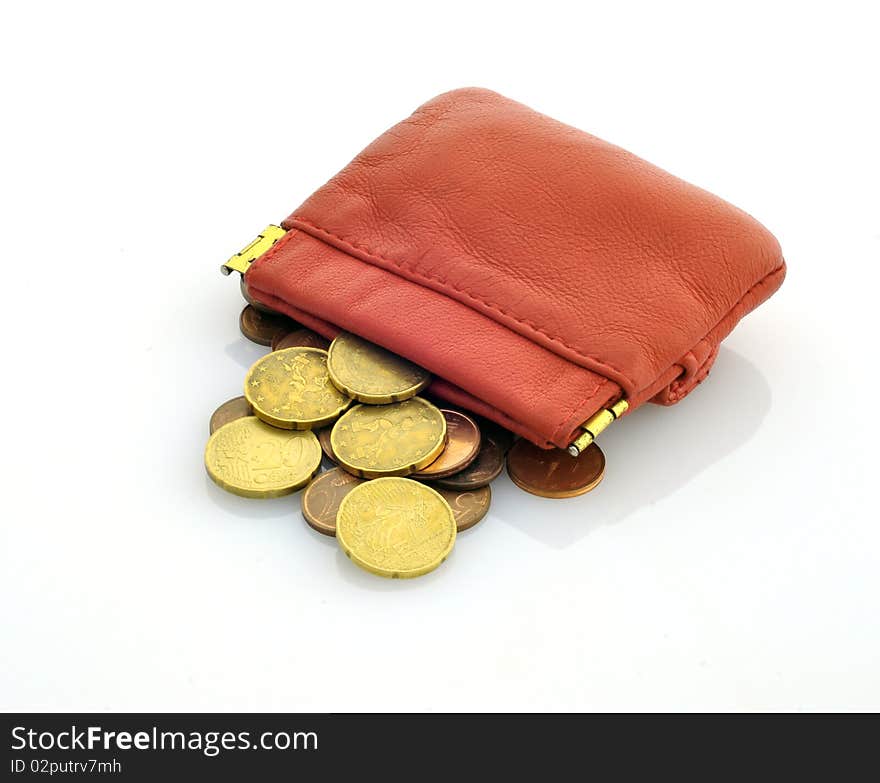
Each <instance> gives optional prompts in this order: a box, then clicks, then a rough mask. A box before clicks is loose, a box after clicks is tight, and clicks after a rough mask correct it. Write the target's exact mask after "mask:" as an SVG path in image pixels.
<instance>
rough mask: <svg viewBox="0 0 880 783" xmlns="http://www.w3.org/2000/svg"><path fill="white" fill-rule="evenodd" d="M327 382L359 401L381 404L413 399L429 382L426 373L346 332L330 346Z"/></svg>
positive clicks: (429, 377) (429, 378)
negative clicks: (329, 381)
mask: <svg viewBox="0 0 880 783" xmlns="http://www.w3.org/2000/svg"><path fill="white" fill-rule="evenodd" d="M328 353H329V356H328V359H327V370H328V372H329V373H330V379H331V380H332V381H333V383H334V385H335V386H336V388H337V389H339V390H340V391H343V392H345V393H346V394H347V395H348V396H349V397H354V398H355V399H356V400H358V401H359V402H366V403H368V404H370V405H384V404H387V403H389V402H402V401H403V400H408V399H409V398H410V397H415V395H416V394H418V393H419V392H420V391H421V390H422V389H424V388H425V387H426V386H427V385H428V383H429V382H430V380H431V376H430V374H429V373H428V372H427V370H423V369H422V368H421V367H419V366H418V365H415V364H413V363H412V362H408V361H407V360H406V359H403V358H401V357H400V356H397V354H393V353H391V351H386V350H385V349H384V348H380V347H379V346H378V345H374V344H373V343H370V342H367V341H366V340H362V339H361V338H360V337H356V336H355V335H353V334H349V333H348V332H343V333H342V334H340V335H339V336H338V337H337V338H336V339H335V340H334V341H333V342H332V343H331V344H330V349H329V352H328Z"/></svg>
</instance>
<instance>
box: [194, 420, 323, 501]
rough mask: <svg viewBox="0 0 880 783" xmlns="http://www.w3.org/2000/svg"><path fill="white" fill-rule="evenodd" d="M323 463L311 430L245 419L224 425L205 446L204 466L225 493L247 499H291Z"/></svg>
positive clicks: (319, 449)
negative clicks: (299, 429) (293, 428)
mask: <svg viewBox="0 0 880 783" xmlns="http://www.w3.org/2000/svg"><path fill="white" fill-rule="evenodd" d="M320 464H321V447H320V445H318V439H317V438H316V437H315V435H314V433H311V432H290V431H288V430H279V429H276V428H275V427H270V426H269V425H268V424H264V423H263V422H262V421H260V420H259V419H258V418H256V416H245V417H244V418H242V419H236V420H235V421H231V422H229V423H228V424H225V425H224V426H222V427H220V429H218V430H217V431H216V432H215V433H214V434H213V435H212V436H211V437H210V438H209V439H208V445H207V447H206V448H205V468H207V470H208V475H209V476H210V477H211V479H212V480H213V481H214V482H215V483H216V484H219V485H220V486H221V487H223V489H226V490H228V491H229V492H233V493H235V494H236V495H243V496H244V497H249V498H275V497H280V496H281V495H289V494H290V493H291V492H295V491H296V490H298V489H299V488H300V487H303V486H305V485H306V484H308V482H309V480H310V479H311V478H312V476H314V475H315V473H316V471H317V470H318V467H319V466H320Z"/></svg>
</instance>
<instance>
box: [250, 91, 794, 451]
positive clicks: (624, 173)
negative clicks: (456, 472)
mask: <svg viewBox="0 0 880 783" xmlns="http://www.w3.org/2000/svg"><path fill="white" fill-rule="evenodd" d="M282 227H283V229H285V230H286V233H283V235H282V236H280V238H278V239H277V241H276V242H275V244H274V245H273V246H271V248H270V249H268V250H267V251H266V252H264V253H262V255H260V256H259V257H258V258H256V260H254V261H253V263H252V264H250V267H249V268H248V269H247V272H246V278H245V279H246V282H247V285H248V288H249V290H250V294H251V296H253V297H254V298H255V299H257V300H258V301H260V302H262V303H264V304H265V305H267V306H268V307H271V308H273V309H275V310H280V311H282V312H284V313H287V314H288V315H290V316H291V317H293V318H294V319H296V320H298V321H300V322H302V323H304V324H306V325H307V326H309V327H311V328H312V329H315V330H316V331H318V332H321V333H322V334H324V335H326V336H328V337H332V336H334V335H335V334H336V333H337V332H338V331H339V330H340V329H344V330H347V331H350V332H354V333H355V334H358V335H361V336H362V337H364V338H366V339H368V340H372V341H373V342H375V343H377V344H379V345H381V346H384V347H385V348H388V349H389V350H391V351H394V352H395V353H398V354H400V355H401V356H404V357H406V358H407V359H410V360H412V361H414V362H416V363H417V364H420V365H422V366H423V367H425V368H427V369H428V370H430V371H431V372H432V373H434V375H435V376H436V379H435V381H434V384H433V387H432V391H433V393H434V394H436V395H437V396H439V397H442V398H444V399H446V400H448V401H449V402H451V403H453V404H456V405H460V406H462V407H464V408H467V409H470V410H472V411H475V412H477V413H480V414H483V415H485V416H487V417H488V418H490V419H493V420H495V421H496V422H498V423H499V424H501V425H503V426H505V427H507V428H508V429H511V430H514V431H516V432H518V433H520V434H521V435H524V436H525V437H527V438H529V439H530V440H531V441H533V442H534V443H537V444H539V445H542V446H551V445H555V446H560V447H566V446H568V445H569V444H570V443H571V442H572V440H573V439H575V438H576V437H577V436H578V435H579V434H581V433H582V432H583V429H582V427H583V425H584V423H585V422H587V420H589V419H591V418H593V417H594V416H596V414H600V413H601V412H602V411H603V410H604V409H607V408H609V407H610V406H613V405H614V403H616V402H618V401H620V400H625V401H626V402H627V403H628V405H629V410H632V409H634V408H635V407H637V406H639V405H641V404H642V403H644V402H645V401H652V402H658V403H661V404H666V405H668V404H671V403H674V402H677V401H678V400H680V399H682V397H684V396H685V395H686V394H688V393H689V392H690V391H691V390H692V389H693V388H694V387H695V386H696V385H697V384H698V383H700V381H702V380H703V379H704V378H705V377H706V375H707V374H708V372H709V368H710V367H711V365H712V362H713V361H714V359H715V356H716V354H717V351H718V345H719V343H720V342H721V340H722V339H724V337H725V336H726V335H727V334H728V333H729V332H730V331H731V329H732V328H733V327H734V326H735V325H736V323H737V321H739V319H740V318H742V316H743V315H745V314H746V313H748V312H749V311H750V310H752V309H753V308H754V307H756V306H757V305H758V304H760V303H761V302H762V301H764V300H765V299H766V298H767V297H768V296H770V294H772V293H773V292H774V291H775V290H776V289H777V288H778V287H779V286H780V284H781V283H782V280H783V277H784V276H785V263H784V261H783V259H782V255H781V252H780V248H779V245H778V243H777V242H776V240H775V239H774V238H773V236H772V235H771V234H770V233H769V232H768V231H767V230H766V229H765V228H764V227H763V226H761V225H760V224H759V223H758V222H757V221H755V220H754V219H753V218H751V217H750V216H749V215H747V214H745V213H744V212H742V211H740V210H739V209H737V208H735V207H733V206H731V205H730V204H728V203H726V202H725V201H722V200H721V199H720V198H717V197H715V196H713V195H711V194H710V193H707V192H706V191H704V190H701V189H700V188H697V187H695V186H693V185H690V184H688V183H686V182H683V181H682V180H680V179H678V178H676V177H674V176H672V175H671V174H668V173H666V172H665V171H662V170H660V169H658V168H656V167H655V166H653V165H651V164H650V163H647V162H646V161H644V160H641V159H640V158H638V157H636V156H635V155H632V154H630V153H628V152H626V151H625V150H622V149H620V148H618V147H615V146H613V145H612V144H608V143H607V142H604V141H602V140H600V139H597V138H595V137H594V136H590V135H589V134H587V133H584V132H582V131H579V130H577V129H575V128H572V127H569V126H567V125H563V124H562V123H559V122H556V121H555V120H553V119H551V118H549V117H545V116H544V115H542V114H538V113H537V112H535V111H532V110H531V109H529V108H527V107H526V106H523V105H521V104H519V103H516V102H514V101H511V100H508V99H507V98H504V97H502V96H501V95H498V94H496V93H493V92H489V91H487V90H481V89H463V90H456V91H453V92H450V93H446V94H444V95H441V96H439V97H437V98H435V99H434V100H432V101H429V102H428V103H426V104H424V105H423V106H422V107H420V108H419V109H418V110H417V111H416V112H415V113H414V114H413V115H412V116H410V117H409V118H407V119H405V120H404V121H403V122H401V123H399V124H398V125H395V126H394V127H393V128H391V129H390V130H388V131H387V132H386V133H384V134H382V135H381V136H380V137H379V138H378V139H376V140H375V141H374V142H373V143H372V144H370V146H368V147H367V148H366V149H365V150H364V151H363V152H361V153H360V154H359V155H358V156H357V157H356V158H355V159H354V160H353V161H352V162H351V163H349V164H348V165H347V166H346V167H345V168H344V169H343V170H342V171H340V172H339V173H338V174H337V175H336V176H335V177H333V179H331V180H330V181H329V182H328V183H327V184H326V185H324V186H323V187H322V188H320V189H319V190H318V191H317V192H316V193H314V194H313V195H312V196H311V197H309V198H308V199H307V200H306V202H305V203H304V204H302V206H300V207H299V208H298V209H296V210H295V211H294V212H293V214H291V215H290V216H289V217H288V218H287V219H286V220H285V221H284V222H283V223H282ZM278 233H279V235H281V234H282V232H281V231H280V230H279V232H278ZM625 408H626V406H625V405H618V406H616V408H615V412H616V413H621V412H623V410H624V409H625ZM612 418H613V417H612Z"/></svg>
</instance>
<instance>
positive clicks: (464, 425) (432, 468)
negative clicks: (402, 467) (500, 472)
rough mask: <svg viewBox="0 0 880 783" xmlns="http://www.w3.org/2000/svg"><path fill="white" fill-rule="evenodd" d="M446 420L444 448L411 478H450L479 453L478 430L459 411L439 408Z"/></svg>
mask: <svg viewBox="0 0 880 783" xmlns="http://www.w3.org/2000/svg"><path fill="white" fill-rule="evenodd" d="M441 412H442V413H443V418H445V419H446V447H445V448H444V449H443V451H442V452H441V453H440V456H439V457H437V459H435V460H434V461H433V462H432V463H431V464H430V465H428V467H426V468H422V469H421V470H418V471H416V472H415V473H413V474H412V478H417V479H435V478H444V477H445V476H451V475H452V474H453V473H458V472H459V471H460V470H464V469H465V468H466V467H467V466H468V465H470V464H471V463H472V462H473V461H474V460H475V459H476V458H477V454H479V453H480V428H479V427H478V426H477V423H476V422H475V421H474V420H473V419H472V418H471V417H470V416H465V415H464V414H463V413H461V412H460V411H453V410H449V409H448V408H441Z"/></svg>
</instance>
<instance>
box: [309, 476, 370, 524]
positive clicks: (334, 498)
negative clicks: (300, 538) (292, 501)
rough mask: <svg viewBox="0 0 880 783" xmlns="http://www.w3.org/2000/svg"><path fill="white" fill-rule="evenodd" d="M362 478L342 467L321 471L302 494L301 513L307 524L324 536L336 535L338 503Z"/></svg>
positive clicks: (360, 482) (361, 481)
mask: <svg viewBox="0 0 880 783" xmlns="http://www.w3.org/2000/svg"><path fill="white" fill-rule="evenodd" d="M363 483H364V482H363V479H359V478H358V477H357V476H352V475H351V473H348V472H347V471H344V470H343V469H342V468H332V469H331V470H328V471H326V472H325V473H322V474H321V475H320V476H318V477H317V478H316V479H315V480H314V481H313V482H312V483H311V484H309V485H308V487H306V491H305V492H303V495H302V514H303V517H304V518H305V520H306V522H308V523H309V526H310V527H311V528H313V529H315V530H317V531H318V532H319V533H323V534H324V535H325V536H335V535H336V512H337V511H339V504H340V503H341V502H342V498H344V497H345V496H346V495H347V494H348V493H349V492H351V491H352V490H353V489H354V488H355V487H356V486H357V485H358V484H363Z"/></svg>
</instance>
